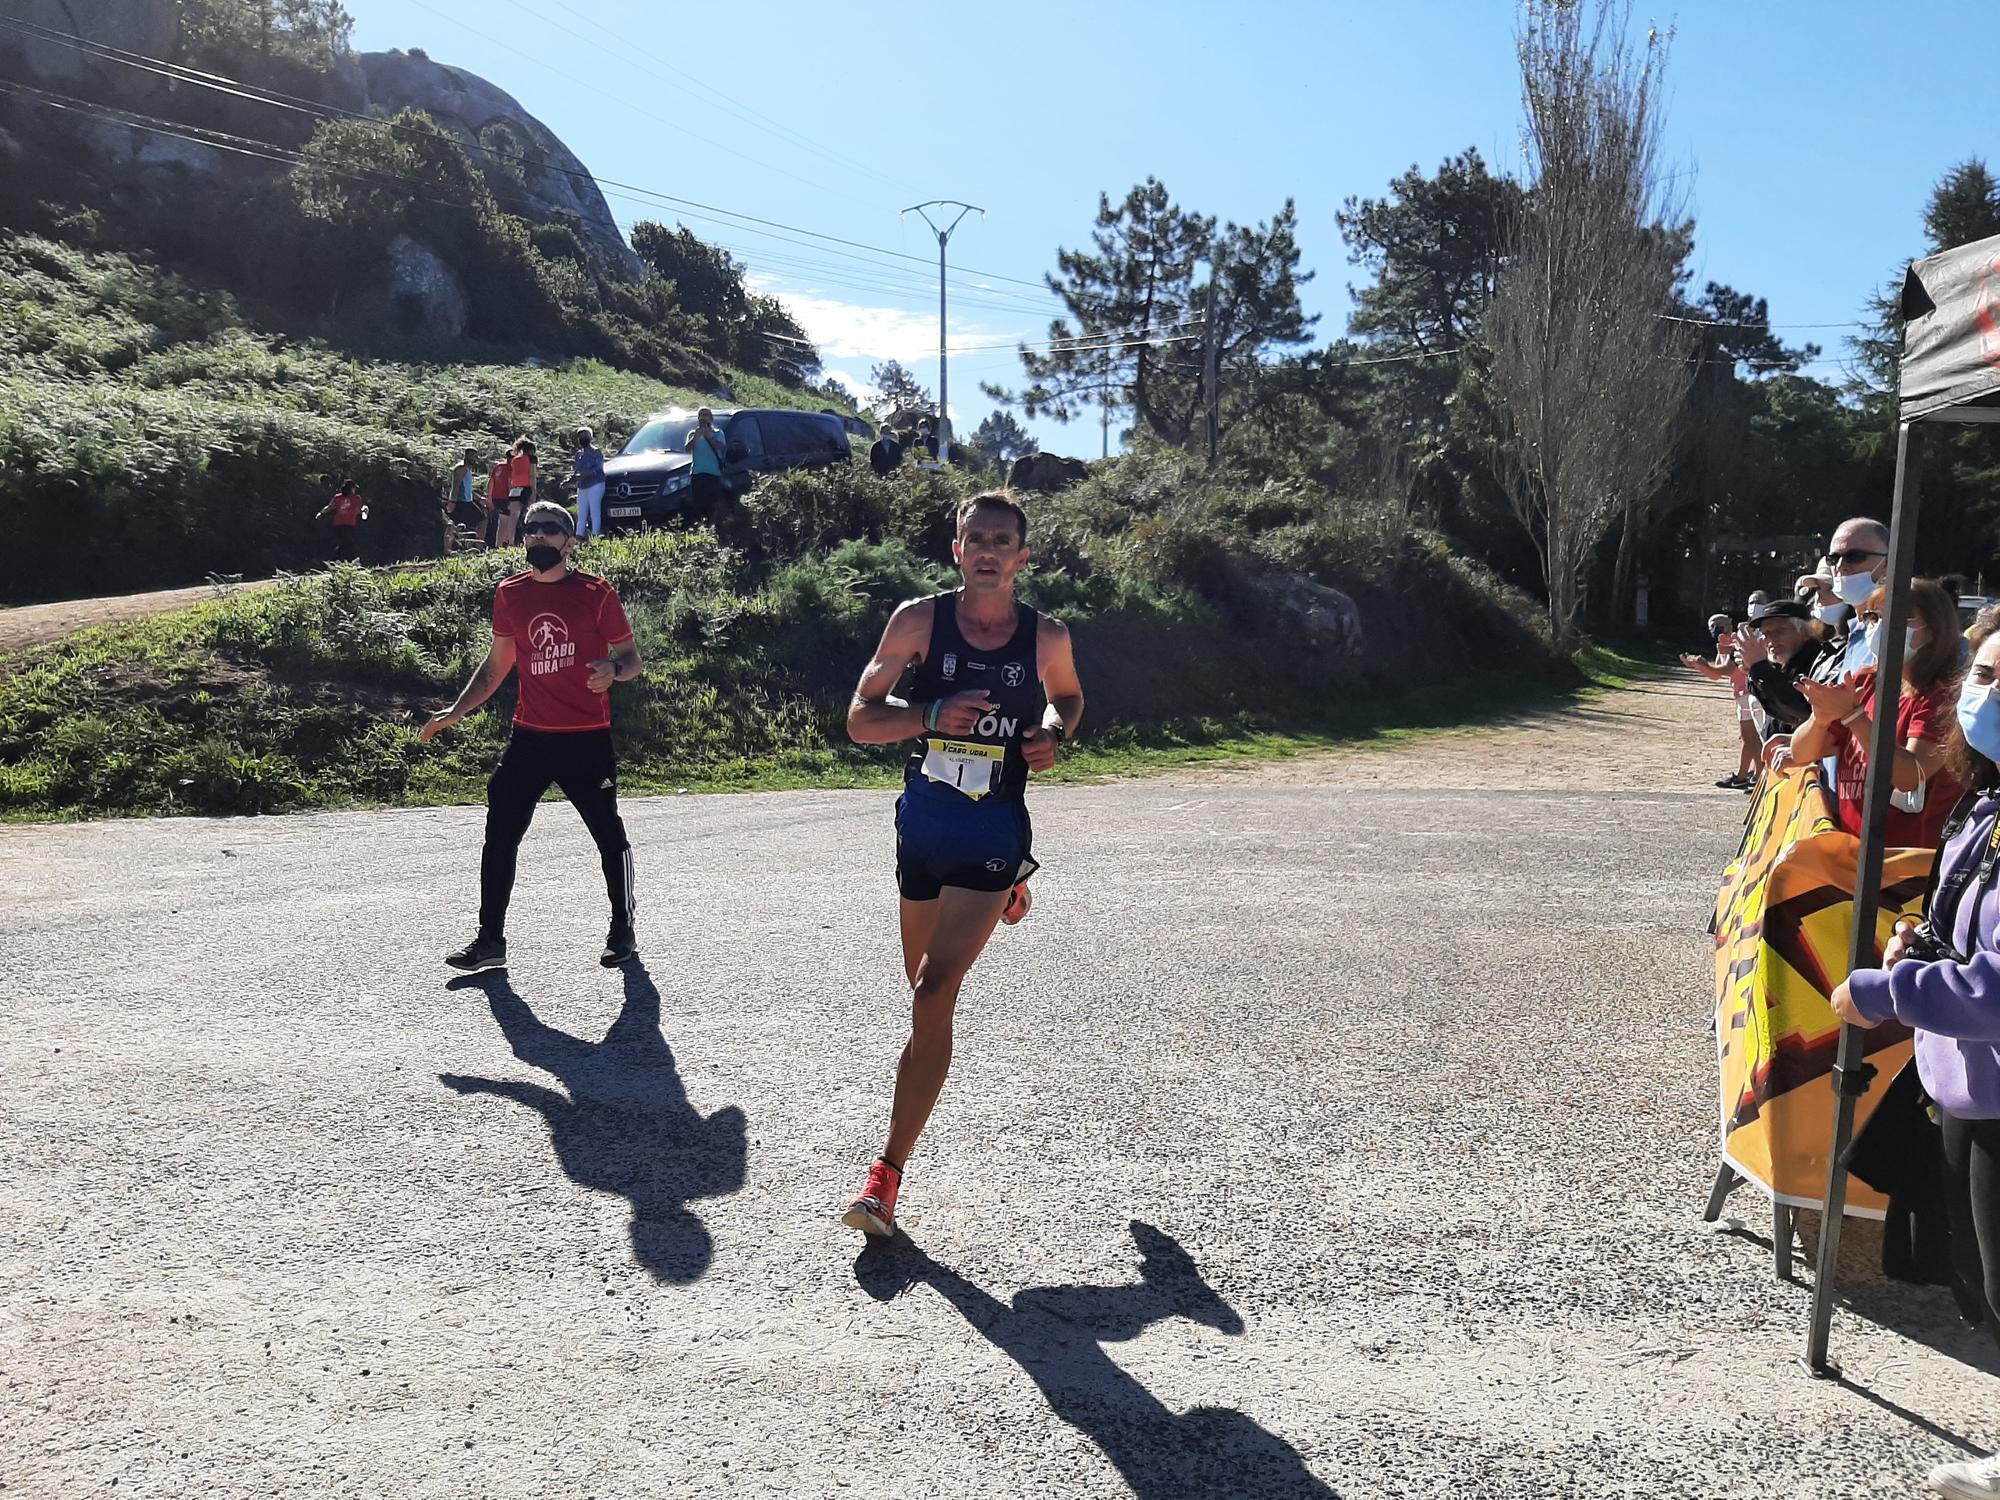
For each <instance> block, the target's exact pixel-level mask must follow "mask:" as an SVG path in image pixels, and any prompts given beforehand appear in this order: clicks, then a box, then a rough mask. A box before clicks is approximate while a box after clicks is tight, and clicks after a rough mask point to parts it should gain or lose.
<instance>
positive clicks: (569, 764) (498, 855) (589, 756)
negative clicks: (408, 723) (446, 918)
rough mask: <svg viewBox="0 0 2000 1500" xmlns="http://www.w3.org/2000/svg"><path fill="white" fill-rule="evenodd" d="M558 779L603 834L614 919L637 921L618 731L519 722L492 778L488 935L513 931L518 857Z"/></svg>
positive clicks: (482, 865) (484, 866) (484, 915)
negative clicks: (615, 749)
mask: <svg viewBox="0 0 2000 1500" xmlns="http://www.w3.org/2000/svg"><path fill="white" fill-rule="evenodd" d="M551 786H559V787H561V788H562V794H563V795H564V796H565V797H567V798H569V803H570V806H571V807H574V808H575V809H576V810H577V813H578V814H579V815H580V816H581V817H582V819H583V825H584V827H586V828H588V829H589V830H590V836H591V837H592V838H593V839H595V840H596V841H597V853H598V857H599V858H600V859H601V860H602V861H603V864H604V890H605V894H606V895H607V896H609V897H610V899H611V920H612V921H613V922H614V923H618V922H626V923H629V922H630V921H631V920H632V845H631V842H630V841H629V840H628V839H627V838H626V837H625V820H624V819H623V818H621V817H619V816H618V764H617V761H616V759H615V758H614V757H613V755H612V753H611V731H610V730H608V729H588V730H583V731H581V732H578V733H574V734H550V733H548V732H547V731H544V730H540V729H523V728H521V727H520V726H519V725H516V726H515V728H514V737H513V738H512V739H510V740H509V741H508V742H507V750H506V753H505V754H504V755H502V756H501V757H500V764H499V765H497V766H495V767H494V768H493V775H492V778H491V779H490V780H489V781H488V782H487V783H486V847H485V848H484V849H483V850H481V851H480V855H479V933H480V936H482V937H503V936H505V934H506V930H507V900H508V898H509V897H510V896H512V895H513V894H514V863H515V856H516V854H517V853H518V852H519V851H520V848H521V838H522V836H523V835H524V834H526V833H527V831H528V824H529V823H530V822H531V821H532V820H533V819H534V816H535V804H536V803H537V802H539V801H540V800H541V797H542V793H543V792H546V791H547V790H548V789H549V788H550V787H551Z"/></svg>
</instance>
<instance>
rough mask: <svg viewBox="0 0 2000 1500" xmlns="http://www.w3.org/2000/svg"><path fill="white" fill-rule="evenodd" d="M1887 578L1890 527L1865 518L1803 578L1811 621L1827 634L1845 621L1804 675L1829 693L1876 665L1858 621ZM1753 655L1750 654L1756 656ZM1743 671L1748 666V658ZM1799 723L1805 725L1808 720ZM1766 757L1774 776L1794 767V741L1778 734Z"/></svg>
mask: <svg viewBox="0 0 2000 1500" xmlns="http://www.w3.org/2000/svg"><path fill="white" fill-rule="evenodd" d="M1888 574H1889V528H1888V527H1886V526H1884V525H1883V524H1882V523H1881V522H1880V521H1876V520H1872V519H1871V518H1869V517H1867V516H1850V517H1849V518H1848V519H1847V520H1845V521H1842V522H1841V523H1840V524H1839V525H1838V526H1836V527H1834V528H1833V536H1832V537H1831V538H1830V539H1829V540H1828V541H1827V544H1826V557H1825V558H1824V559H1823V560H1822V561H1821V563H1820V568H1819V571H1818V572H1816V573H1808V574H1805V575H1804V576H1803V577H1801V578H1800V579H1799V580H1798V584H1797V592H1798V597H1799V599H1800V600H1801V601H1803V602H1809V603H1810V605H1811V609H1812V613H1813V615H1814V616H1815V617H1817V618H1818V619H1819V620H1820V621H1821V623H1822V624H1824V625H1825V626H1826V627H1827V628H1828V630H1829V631H1831V630H1832V629H1833V628H1834V620H1833V618H1832V616H1834V615H1835V614H1836V612H1838V613H1839V614H1841V615H1844V616H1845V620H1846V627H1847V633H1846V635H1845V636H1842V637H1830V638H1829V640H1828V643H1827V646H1826V649H1825V650H1823V651H1821V652H1820V653H1819V654H1818V656H1817V657H1816V658H1815V659H1814V660H1813V661H1812V664H1811V666H1810V668H1809V669H1808V670H1807V671H1806V672H1805V673H1804V674H1803V675H1805V676H1807V677H1810V678H1811V679H1812V680H1813V681H1814V682H1817V683H1821V684H1823V685H1825V686H1827V687H1835V686H1838V685H1839V684H1840V683H1843V682H1845V681H1846V680H1847V679H1848V678H1849V677H1852V676H1853V675H1854V674H1855V673H1856V672H1859V671H1862V670H1863V669H1865V668H1868V667H1872V666H1874V665H1875V658H1874V656H1873V655H1872V654H1871V653H1870V651H1869V650H1868V638H1867V634H1866V632H1864V631H1863V630H1862V628H1861V622H1860V620H1859V619H1858V618H1857V616H1858V615H1859V613H1860V610H1861V605H1862V603H1863V602H1864V601H1865V600H1866V599H1867V598H1868V596H1869V595H1870V594H1872V593H1874V592H1875V588H1876V585H1878V584H1879V583H1881V582H1882V580H1883V579H1884V578H1886V577H1887V576H1888ZM1755 649H1756V648H1754V647H1753V648H1752V652H1753V654H1754V652H1755ZM1745 665H1746V666H1747V665H1749V661H1748V658H1746V659H1745ZM1793 675H1795V676H1796V675H1799V674H1793ZM1788 696H1789V697H1796V698H1797V699H1798V700H1799V701H1800V702H1803V701H1804V697H1803V694H1798V693H1797V692H1796V690H1793V692H1792V694H1790V695H1788ZM1795 722H1796V723H1803V722H1804V720H1803V719H1799V720H1797V721H1795ZM1793 727H1794V722H1786V723H1785V724H1783V725H1782V728H1783V729H1784V730H1789V729H1791V728H1793ZM1764 752H1765V753H1764V758H1765V761H1766V763H1767V764H1769V765H1770V766H1771V768H1772V769H1773V770H1777V771H1782V770H1784V769H1785V767H1786V766H1787V765H1789V764H1790V762H1791V735H1790V734H1789V733H1777V734H1774V735H1773V736H1772V737H1771V739H1770V740H1769V741H1768V742H1767V743H1766V745H1765V747H1764ZM1826 776H1827V785H1828V786H1832V785H1833V783H1834V766H1833V762H1832V761H1831V760H1830V759H1829V760H1828V761H1827V762H1826Z"/></svg>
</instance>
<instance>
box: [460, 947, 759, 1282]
mask: <svg viewBox="0 0 2000 1500" xmlns="http://www.w3.org/2000/svg"><path fill="white" fill-rule="evenodd" d="M624 977H625V1004H624V1006H623V1008H622V1009H621V1010H620V1011H619V1012H618V1019H617V1020H615V1021H613V1022H612V1023H611V1029H610V1030H609V1031H607V1032H605V1034H604V1040H603V1041H601V1042H586V1041H584V1040H583V1039H582V1038H580V1037H573V1036H571V1035H570V1034H569V1033H568V1032H565V1031H558V1030H556V1028H555V1027H553V1026H549V1025H547V1024H545V1023H544V1022H543V1021H542V1020H541V1019H540V1018H539V1017H537V1016H536V1015H535V1013H534V1011H533V1010H532V1009H530V1008H529V1006H528V1003H527V1002H526V1001H525V1000H523V999H522V998H521V997H520V996H519V995H518V994H516V993H515V991H514V987H513V985H512V984H511V983H510V982H509V981H508V979H507V977H506V975H505V974H504V973H502V972H499V971H492V972H488V973H485V974H478V975H471V976H468V977H466V978H464V979H455V980H453V981H451V983H450V984H449V985H447V986H446V988H448V989H476V990H480V991H483V992H484V993H485V995H486V1000H487V1004H489V1005H490V1006H492V1008H493V1018H494V1019H495V1020H496V1021H498V1022H499V1023H500V1030H501V1032H502V1033H503V1034H504V1035H505V1036H506V1038H507V1043H508V1045H509V1046H510V1047H512V1048H513V1049H514V1055H515V1056H516V1057H518V1058H520V1059H521V1061H522V1062H524V1063H527V1064H528V1065H529V1066H531V1067H536V1068H540V1069H541V1070H542V1071H543V1072H545V1073H550V1074H553V1075H554V1076H555V1077H556V1078H557V1079H559V1080H561V1082H562V1084H563V1087H564V1088H565V1089H567V1090H568V1092H567V1093H566V1094H565V1093H562V1092H560V1091H558V1090H556V1089H552V1088H549V1087H547V1086H546V1085H543V1084H539V1083H528V1082H522V1081H519V1080H514V1079H504V1080H503V1079H494V1078H468V1077H465V1076H463V1075H460V1074H456V1073H440V1074H439V1075H438V1079H439V1081H440V1082H442V1083H443V1084H444V1085H445V1087H446V1088H449V1089H454V1090H456V1091H457V1092H458V1093H461V1094H491V1095H494V1096H496V1097H498V1098H502V1099H512V1100H513V1101H514V1102H515V1103H516V1104H524V1105H526V1106H527V1107H528V1108H530V1109H532V1110H535V1111H536V1112H538V1113H539V1114H540V1115H541V1117H542V1120H543V1122H544V1123H545V1124H546V1125H547V1126H548V1129H549V1143H550V1145H552V1146H553V1147H554V1148H555V1153H556V1160H557V1161H558V1162H560V1163H561V1164H562V1169H563V1171H565V1172H566V1173H568V1174H569V1177H570V1179H571V1180H572V1181H574V1182H577V1183H580V1184H581V1185H582V1186H584V1187H587V1188H593V1189H595V1190H596V1191H598V1192H601V1193H616V1194H618V1195H619V1196H620V1197H622V1198H625V1199H628V1200H629V1201H630V1202H631V1204H632V1225H631V1237H632V1256H633V1258H634V1259H635V1260H637V1261H638V1263H639V1264H640V1265H642V1266H644V1267H645V1268H646V1269H647V1270H648V1271H650V1272H651V1273H652V1274H653V1275H654V1276H655V1277H657V1278H658V1279H659V1280H661V1281H670V1282H677V1283H684V1282H689V1281H694V1280H695V1279H697V1278H698V1277H700V1276H701V1275H702V1273H703V1272H705V1271H706V1270H707V1269H708V1266H709V1262H710V1260H712V1259H713V1258H714V1253H715V1246H714V1243H713V1241H712V1240H711V1239H710V1238H709V1233H708V1228H707V1226H706V1225H704V1224H703V1223H702V1222H701V1220H700V1218H699V1217H697V1216H696V1215H695V1213H694V1212H693V1211H692V1210H690V1209H689V1208H688V1206H687V1205H688V1204H689V1203H690V1202H692V1201H693V1200H694V1199H697V1198H719V1197H723V1196H726V1195H727V1194H730V1193H733V1192H735V1191H736V1190H737V1189H739V1188H741V1187H742V1186H743V1175H744V1168H745V1162H746V1157H747V1155H748V1148H747V1144H746V1137H745V1134H744V1131H745V1125H746V1121H745V1119H744V1116H743V1111H742V1110H740V1109H738V1108H736V1107H735V1106H734V1105H731V1106H730V1107H729V1108H727V1109H719V1110H717V1111H716V1112H715V1113H714V1114H712V1115H709V1116H708V1117H707V1118H705V1119H704V1118H703V1117H702V1115H701V1114H700V1112H699V1111H697V1110H696V1109H695V1108H694V1106H693V1105H691V1104H690V1103H689V1102H688V1097H687V1090H686V1089H685V1088H684V1087H683V1086H682V1085H681V1080H680V1074H679V1073H678V1072H677V1071H676V1070H675V1067H674V1054H673V1052H672V1050H671V1049H670V1048H669V1047H668V1046H667V1043H666V1039H665V1038H664V1037H663V1036H661V1035H660V992H659V990H658V989H657V988H655V987H654V984H653V980H652V976H650V975H649V974H648V973H647V972H646V969H645V965H643V964H639V963H631V964H627V965H626V966H625V971H624Z"/></svg>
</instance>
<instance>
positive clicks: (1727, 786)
mask: <svg viewBox="0 0 2000 1500" xmlns="http://www.w3.org/2000/svg"><path fill="white" fill-rule="evenodd" d="M1716 785H1717V786H1719V787H1721V788H1722V789H1723V790H1724V791H1728V792H1740V791H1742V790H1743V788H1745V787H1746V786H1748V785H1750V778H1749V777H1748V776H1745V775H1744V774H1743V773H1742V772H1741V771H1738V772H1736V773H1735V774H1733V775H1730V776H1725V777H1723V778H1722V780H1720V781H1718V782H1716Z"/></svg>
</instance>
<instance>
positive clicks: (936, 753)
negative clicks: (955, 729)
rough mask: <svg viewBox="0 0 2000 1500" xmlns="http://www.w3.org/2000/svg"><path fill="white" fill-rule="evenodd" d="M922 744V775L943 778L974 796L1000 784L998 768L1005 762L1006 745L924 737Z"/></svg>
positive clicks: (983, 793)
mask: <svg viewBox="0 0 2000 1500" xmlns="http://www.w3.org/2000/svg"><path fill="white" fill-rule="evenodd" d="M924 746H925V750H924V775H926V776H928V777H929V778H930V779H931V780H932V781H942V782H943V783H944V784H945V785H946V786H950V787H957V788H958V790H960V791H961V792H963V793H965V795H966V796H968V797H975V798H977V797H984V796H985V795H986V794H987V793H988V792H990V791H992V790H994V789H995V788H996V787H998V786H999V785H1000V771H1001V767H1002V766H1004V765H1005V764H1006V761H1007V747H1006V746H1005V745H982V744H979V743H978V742H977V741H975V740H944V739H927V740H925V741H924Z"/></svg>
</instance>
